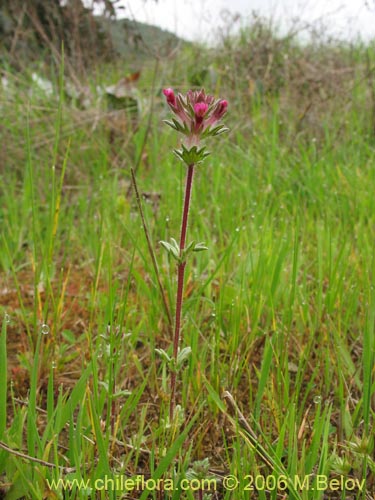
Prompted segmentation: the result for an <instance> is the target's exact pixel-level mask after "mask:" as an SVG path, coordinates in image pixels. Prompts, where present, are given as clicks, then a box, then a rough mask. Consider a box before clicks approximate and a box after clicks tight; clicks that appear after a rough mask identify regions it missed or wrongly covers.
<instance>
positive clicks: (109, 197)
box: [0, 23, 375, 500]
mask: <svg viewBox="0 0 375 500" xmlns="http://www.w3.org/2000/svg"><path fill="white" fill-rule="evenodd" d="M68 69H69V66H68V65H67V61H63V58H60V60H59V61H58V64H57V63H56V64H52V63H51V64H50V65H48V64H45V65H44V66H43V65H42V64H41V65H40V68H38V74H41V75H42V76H43V78H46V79H48V80H49V81H50V82H51V84H52V88H53V91H52V92H49V91H46V89H45V88H43V86H41V85H40V83H38V80H37V79H36V78H35V77H34V78H33V77H32V74H33V72H35V68H29V69H25V71H23V72H22V73H20V72H16V71H14V69H13V68H12V67H10V66H7V65H6V63H5V62H4V63H3V66H2V74H3V77H4V78H5V77H6V85H5V83H4V82H5V80H4V79H3V86H2V87H0V109H1V125H0V136H1V142H2V146H1V148H2V153H1V159H0V193H1V194H0V196H1V203H0V207H1V209H0V210H1V211H0V223H1V240H0V313H1V317H2V321H1V322H2V331H1V342H0V382H1V383H0V498H5V499H7V500H17V499H22V498H25V499H36V500H39V499H47V498H51V499H54V498H56V499H57V498H58V499H80V498H82V499H94V498H97V499H115V498H124V499H125V498H140V499H145V498H154V499H171V500H175V499H180V498H181V499H189V500H193V499H199V500H200V499H202V500H203V499H206V500H208V499H212V500H215V499H224V500H229V499H233V500H237V499H238V500H247V499H255V498H257V499H261V500H263V499H272V500H276V499H293V500H310V499H312V500H318V499H327V498H329V499H341V500H348V499H353V500H354V499H356V500H357V499H358V500H359V499H362V500H364V499H367V500H369V499H374V498H375V496H374V495H375V455H374V412H375V397H374V394H375V377H374V321H375V288H374V285H375V274H374V273H375V253H374V238H375V220H374V218H375V198H374V192H375V47H374V45H373V44H370V43H369V44H367V45H366V44H364V43H362V42H359V41H358V42H353V43H351V44H349V43H348V44H345V43H344V42H340V43H335V42H330V41H321V40H317V41H315V42H312V43H311V44H301V43H298V41H296V40H295V39H293V38H288V37H284V38H283V37H280V36H277V35H276V34H274V33H271V32H269V31H267V29H266V28H265V27H264V26H263V25H261V23H260V24H255V25H254V26H253V27H252V28H251V29H244V30H243V31H242V32H241V34H240V35H238V36H227V37H224V38H223V40H222V41H221V43H220V45H219V46H218V47H217V48H214V49H212V48H211V49H210V48H206V47H196V46H192V45H189V46H183V47H181V48H179V49H178V50H177V51H174V52H173V53H171V54H169V55H168V57H167V56H160V57H158V58H157V59H155V60H152V59H150V60H143V61H142V65H141V67H140V68H137V67H136V60H135V61H131V62H130V63H127V61H119V62H118V63H117V64H113V65H102V66H99V67H97V68H95V70H93V71H92V73H90V74H89V75H88V76H87V80H86V82H85V85H86V87H85V89H86V90H85V92H86V94H85V95H87V96H89V104H87V105H85V106H83V105H82V102H81V101H80V99H79V98H78V97H72V96H71V95H69V94H68V93H67V92H66V88H67V82H69V72H68ZM136 70H140V76H139V78H138V76H137V77H135V76H134V77H133V78H132V76H131V75H134V74H135V73H134V71H136ZM124 75H127V76H128V80H127V85H128V87H127V88H128V90H129V89H130V90H131V92H132V93H133V94H132V95H134V96H135V98H136V102H137V116H136V118H135V119H134V110H133V111H131V113H132V115H131V117H130V116H129V113H125V114H124V115H121V116H122V117H123V123H122V124H121V127H120V129H119V130H120V131H119V130H118V129H116V130H115V132H114V131H113V125H112V124H111V115H110V113H109V112H108V107H107V104H106V101H105V98H104V97H103V95H102V93H101V91H100V89H102V88H104V87H105V86H106V85H112V84H113V83H114V82H116V81H118V80H119V78H122V77H123V76H124ZM201 86H204V87H205V89H206V91H207V92H209V93H210V94H214V95H215V96H216V97H220V98H224V99H226V100H227V101H228V113H227V115H225V117H224V119H223V123H224V124H225V125H226V126H227V127H228V128H229V129H230V130H229V132H228V133H226V134H223V135H221V136H219V137H217V138H211V139H209V140H207V148H208V150H209V151H210V152H211V155H210V156H209V157H208V158H207V159H206V161H205V162H204V163H203V164H202V165H199V166H198V167H197V170H196V177H195V182H194V186H193V193H192V206H191V211H190V221H189V227H188V237H189V240H195V241H203V242H205V244H206V245H207V247H208V250H207V251H206V252H202V253H198V254H194V257H193V258H191V259H190V260H189V261H188V264H187V267H186V281H185V290H184V305H183V328H182V339H181V347H182V348H183V347H190V348H191V353H190V356H189V357H188V359H187V360H186V362H185V364H184V365H183V368H182V369H181V370H180V371H179V372H178V377H177V404H178V405H179V406H178V409H179V413H178V418H176V419H174V420H172V421H171V419H170V418H169V398H170V386H169V378H170V373H169V369H168V366H167V364H166V362H165V360H164V358H163V357H161V356H160V355H159V354H158V350H159V351H160V350H161V349H163V350H164V351H165V352H167V353H168V352H169V354H171V351H172V334H171V324H170V323H171V321H170V317H171V316H173V314H174V307H175V293H176V267H175V262H174V261H173V259H171V258H170V257H169V256H168V255H167V254H166V253H165V251H164V250H163V248H162V246H161V245H160V243H159V242H160V241H161V240H169V239H170V238H171V237H174V238H177V235H178V233H179V229H180V220H181V211H182V205H183V190H184V179H185V170H186V168H185V167H184V165H183V163H182V162H181V161H179V159H178V158H177V157H176V156H175V155H174V154H173V149H174V148H177V147H179V143H180V140H181V138H180V137H179V136H178V135H177V134H176V133H174V132H173V131H172V130H170V129H169V128H168V127H167V126H166V125H165V124H164V123H163V120H164V119H168V118H170V112H169V110H168V108H167V106H166V104H165V99H164V96H163V94H162V89H163V88H166V87H173V88H174V89H175V90H180V91H181V92H183V93H185V92H186V91H187V90H189V88H200V87H201ZM109 115H110V116H109ZM131 168H133V169H134V171H135V177H136V183H137V188H138V190H139V192H140V193H141V196H140V198H141V206H142V210H143V212H144V217H145V223H146V225H147V232H148V235H149V238H150V241H151V243H152V246H153V252H154V255H155V258H156V264H157V266H155V265H153V261H152V257H151V255H150V249H149V246H148V244H147V238H146V235H145V230H144V225H143V223H142V218H141V216H140V212H139V207H138V205H137V202H136V197H135V193H134V186H133V185H132V181H131V175H130V169H131ZM160 285H161V286H162V288H163V293H164V294H165V298H166V303H167V306H168V308H169V315H168V314H167V312H166V307H165V304H164V303H163V297H162V295H161V293H160ZM61 480H63V481H65V483H63V482H61ZM111 481H112V482H111ZM126 481H127V483H126ZM147 481H148V483H147ZM207 481H208V482H207Z"/></svg>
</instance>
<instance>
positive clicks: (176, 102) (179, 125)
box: [163, 88, 228, 147]
mask: <svg viewBox="0 0 375 500" xmlns="http://www.w3.org/2000/svg"><path fill="white" fill-rule="evenodd" d="M163 94H164V95H165V97H166V101H167V104H168V105H169V107H170V108H171V110H172V112H173V113H174V114H175V115H176V117H177V119H178V120H175V119H174V120H173V121H171V122H170V121H167V122H166V123H167V124H168V125H170V126H171V127H172V128H174V129H175V130H177V131H178V132H181V133H183V134H184V135H186V137H187V145H188V146H189V147H190V146H194V145H198V144H199V141H200V140H201V139H205V138H206V137H209V136H210V135H218V134H219V133H221V132H224V131H225V130H227V129H226V128H225V127H224V126H223V125H217V122H218V121H219V120H221V118H222V117H223V116H224V115H225V113H226V112H227V108H228V102H227V101H226V100H224V99H215V98H214V97H213V96H211V95H208V94H206V93H205V91H204V89H202V90H189V91H188V92H187V93H186V95H185V96H183V95H182V94H180V93H178V94H177V96H176V95H175V93H174V91H173V89H171V88H167V89H164V90H163Z"/></svg>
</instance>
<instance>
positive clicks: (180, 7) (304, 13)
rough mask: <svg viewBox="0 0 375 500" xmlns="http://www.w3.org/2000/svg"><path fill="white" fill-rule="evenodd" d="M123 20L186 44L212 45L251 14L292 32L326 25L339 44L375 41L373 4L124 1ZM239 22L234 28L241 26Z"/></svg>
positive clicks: (338, 0)
mask: <svg viewBox="0 0 375 500" xmlns="http://www.w3.org/2000/svg"><path fill="white" fill-rule="evenodd" d="M121 1H122V5H123V6H124V7H125V9H124V10H123V11H122V12H123V14H122V15H123V16H125V17H128V18H131V19H136V20H137V21H142V22H146V23H150V24H155V25H157V26H160V27H161V28H163V29H166V30H168V31H171V32H173V33H176V34H177V35H179V36H181V37H183V38H185V39H187V40H200V41H205V42H211V41H214V39H215V35H216V34H217V33H218V30H220V29H224V27H227V26H228V25H229V24H231V21H233V20H234V19H235V15H236V13H239V14H241V19H242V21H241V22H242V24H246V21H247V20H249V19H250V18H251V15H252V13H253V12H257V13H258V14H260V15H261V16H266V17H268V18H272V19H273V20H274V22H275V24H277V25H278V26H280V27H281V29H282V30H288V29H289V28H290V27H291V26H292V23H293V19H294V18H298V19H300V21H302V23H308V24H311V23H313V24H315V25H316V26H317V27H319V26H322V25H323V26H325V27H326V32H329V33H330V34H331V35H332V36H334V37H337V38H341V39H353V38H355V37H357V36H358V35H360V36H361V37H362V38H363V39H365V40H368V39H371V38H375V0H315V1H314V0H158V2H157V3H155V1H154V0H147V1H145V0H121ZM239 25H240V22H239V21H237V22H235V23H234V24H233V23H232V26H239Z"/></svg>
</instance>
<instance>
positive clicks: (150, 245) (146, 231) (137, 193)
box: [130, 168, 173, 332]
mask: <svg viewBox="0 0 375 500" xmlns="http://www.w3.org/2000/svg"><path fill="white" fill-rule="evenodd" d="M130 172H131V176H132V182H133V187H134V192H135V198H136V200H137V205H138V210H139V213H140V216H141V220H142V225H143V231H144V233H145V236H146V240H147V247H148V251H149V253H150V256H151V261H152V265H153V267H154V271H155V276H156V279H157V282H158V286H159V291H160V295H161V298H162V300H163V306H164V310H165V314H166V315H167V320H168V328H169V330H170V332H172V329H173V320H172V314H171V312H170V310H169V306H168V302H167V298H166V296H165V293H164V288H163V284H162V282H161V278H160V272H159V267H158V263H157V261H156V257H155V252H154V249H153V247H152V243H151V238H150V232H149V230H148V227H147V223H146V218H145V215H144V213H143V208H142V202H141V197H140V196H139V190H138V186H137V181H136V178H135V171H134V169H133V168H131V169H130Z"/></svg>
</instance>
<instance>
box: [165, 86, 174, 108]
mask: <svg viewBox="0 0 375 500" xmlns="http://www.w3.org/2000/svg"><path fill="white" fill-rule="evenodd" d="M163 94H164V95H165V97H166V98H167V103H168V104H171V105H172V106H175V105H176V97H175V95H174V92H173V89H171V88H168V89H163Z"/></svg>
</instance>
